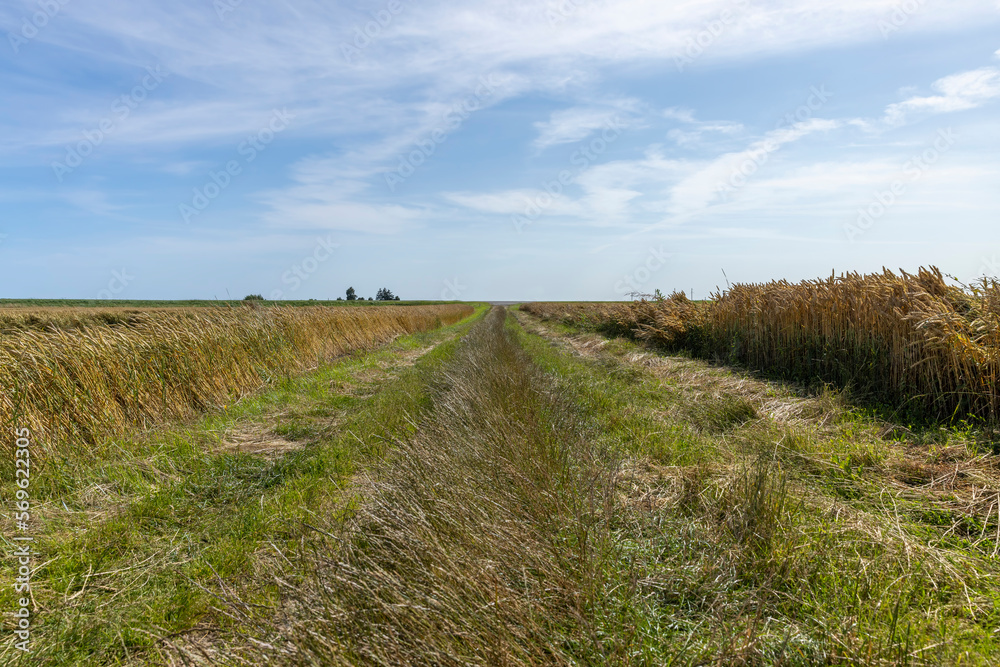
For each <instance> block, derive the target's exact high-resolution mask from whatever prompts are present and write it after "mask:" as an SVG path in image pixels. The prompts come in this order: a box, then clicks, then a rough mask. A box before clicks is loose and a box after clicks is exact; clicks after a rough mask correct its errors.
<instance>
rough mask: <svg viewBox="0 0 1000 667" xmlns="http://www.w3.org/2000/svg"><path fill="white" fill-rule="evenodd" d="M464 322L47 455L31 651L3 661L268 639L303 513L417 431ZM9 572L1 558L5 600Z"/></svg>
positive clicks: (184, 654) (326, 510) (102, 659)
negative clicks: (68, 453)
mask: <svg viewBox="0 0 1000 667" xmlns="http://www.w3.org/2000/svg"><path fill="white" fill-rule="evenodd" d="M479 312H480V313H481V312H482V309H480V310H479ZM469 326H470V323H469V322H465V323H462V324H458V325H454V326H451V327H447V328H444V329H439V330H436V331H431V332H426V333H418V334H413V335H409V336H403V337H401V338H398V339H397V340H396V341H395V342H394V343H392V344H391V345H390V346H388V347H386V348H384V349H381V350H376V351H368V352H364V351H358V352H355V353H353V354H351V355H349V356H345V357H342V358H340V359H339V360H336V361H334V362H332V363H328V364H322V365H321V366H320V368H318V369H316V370H314V371H312V372H310V373H307V374H305V375H298V376H295V377H291V378H287V379H284V380H279V381H277V382H276V383H275V385H274V386H273V387H272V388H271V389H269V390H268V391H266V392H264V393H260V394H254V395H251V396H247V397H245V398H244V399H243V400H241V401H239V402H237V403H236V404H235V405H227V406H226V407H225V409H220V410H218V411H212V412H210V413H209V414H207V415H206V416H204V417H202V418H200V419H199V420H198V421H195V422H190V423H188V424H187V425H186V426H185V425H175V426H165V427H162V428H161V429H159V430H157V431H154V432H152V433H145V434H136V433H133V435H132V436H131V437H130V438H126V439H117V440H113V441H108V442H105V443H102V448H103V450H104V451H108V452H113V454H111V455H109V456H106V457H104V458H100V457H97V456H93V455H92V454H88V455H87V456H86V457H81V459H78V461H80V460H83V461H86V465H82V464H77V465H68V464H65V465H63V464H61V463H60V462H56V461H51V462H50V463H49V465H47V466H46V469H45V471H44V473H43V477H42V478H41V479H40V480H39V481H40V482H43V483H40V484H38V487H39V488H40V489H50V490H53V493H51V494H50V495H48V496H43V497H42V498H39V499H38V500H36V505H35V509H34V512H33V517H32V527H33V528H34V530H35V533H34V534H35V536H36V538H37V539H38V540H39V542H38V545H37V547H38V551H39V557H38V560H37V561H36V564H39V565H40V567H38V568H37V569H36V571H35V572H34V574H33V607H34V608H33V613H34V617H33V618H34V620H35V622H36V623H37V625H33V630H32V647H33V653H32V654H31V655H30V656H19V655H17V654H18V653H19V652H16V651H14V650H13V648H12V646H10V645H9V644H6V643H5V645H4V649H3V652H2V653H0V662H4V664H31V665H81V664H95V665H97V664H100V665H114V664H123V665H124V664H180V663H183V662H184V660H190V659H197V660H199V661H200V662H203V663H204V662H205V661H206V660H212V661H216V660H224V659H225V656H226V655H227V654H229V653H231V652H238V651H239V649H240V647H242V646H243V645H244V643H245V642H247V641H248V640H245V639H244V637H245V636H254V637H255V638H256V637H257V636H261V638H262V639H263V640H266V639H267V637H266V636H264V634H266V633H263V632H260V631H259V629H260V628H261V627H266V626H267V624H268V623H269V622H270V621H271V619H272V617H277V616H280V615H281V614H282V613H283V612H282V604H283V602H282V596H281V595H280V594H279V591H278V584H277V583H276V577H278V578H280V579H281V580H283V581H296V580H297V578H298V577H300V576H301V575H302V571H301V558H300V549H301V546H302V543H303V540H304V539H305V536H306V535H307V534H308V533H309V532H310V529H308V528H307V527H306V524H309V523H312V522H314V521H315V520H316V517H319V516H323V515H327V514H331V513H333V514H338V513H343V512H349V511H350V506H351V502H352V500H351V499H352V493H353V492H352V491H351V490H350V489H351V484H350V480H351V476H352V475H353V474H354V473H355V472H356V471H357V470H358V469H359V467H363V466H366V465H377V462H378V459H379V457H380V456H381V454H382V452H383V451H384V448H385V446H386V443H387V442H390V441H391V440H393V439H394V438H399V437H404V436H405V435H406V434H407V433H409V432H411V431H412V429H413V423H414V422H415V421H416V420H418V419H419V415H420V414H421V412H422V411H425V410H427V409H428V408H429V407H430V405H431V403H430V401H431V398H430V397H431V394H432V392H433V387H432V386H431V383H432V382H433V378H434V377H436V370H435V369H437V368H439V367H440V366H441V364H442V363H443V362H444V360H446V359H447V358H448V357H449V356H450V355H451V354H452V353H453V348H454V343H451V342H448V341H450V340H452V339H453V338H454V336H456V335H458V334H459V333H461V332H462V331H464V330H466V329H467V328H468V327H469ZM7 528H10V526H7ZM4 533H5V534H7V535H11V534H13V533H14V531H13V530H5V531H4ZM8 546H9V545H8ZM14 571H15V568H12V566H11V563H9V562H7V561H5V562H4V568H3V571H2V585H0V605H3V606H4V608H5V609H14V608H15V601H14V599H13V597H14V595H13V577H14ZM234 599H239V600H241V601H242V602H241V607H240V611H239V613H238V614H236V613H233V612H232V611H231V610H230V607H229V605H228V604H227V601H229V600H234ZM4 625H5V627H4V631H5V632H10V631H11V627H10V626H9V619H8V618H6V617H5V622H4ZM234 637H235V639H234ZM251 646H252V643H251ZM18 660H20V661H21V662H20V663H18V662H17V661H18Z"/></svg>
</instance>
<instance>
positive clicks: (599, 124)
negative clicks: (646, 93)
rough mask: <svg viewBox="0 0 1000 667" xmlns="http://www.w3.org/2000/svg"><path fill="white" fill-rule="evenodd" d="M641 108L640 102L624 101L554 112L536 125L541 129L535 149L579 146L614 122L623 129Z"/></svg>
mask: <svg viewBox="0 0 1000 667" xmlns="http://www.w3.org/2000/svg"><path fill="white" fill-rule="evenodd" d="M639 107H640V103H639V101H638V100H635V99H622V100H617V101H615V102H613V103H609V104H605V105H600V106H580V107H574V108H572V109H563V110H560V111H555V112H553V113H552V115H551V116H550V117H549V119H548V120H547V121H541V122H538V123H535V128H536V129H537V130H538V137H537V138H536V139H535V141H534V146H535V149H536V150H538V151H539V152H540V151H543V150H545V149H546V148H549V147H550V146H555V145H558V144H569V143H576V142H578V141H581V140H583V139H586V138H587V137H589V136H590V135H591V134H592V133H593V132H596V131H597V130H600V129H602V128H605V127H607V126H608V124H609V123H611V122H613V121H614V122H615V124H616V125H618V126H624V125H625V124H626V121H627V120H628V119H629V117H631V116H632V115H633V114H634V113H635V112H636V111H637V110H638V109H639Z"/></svg>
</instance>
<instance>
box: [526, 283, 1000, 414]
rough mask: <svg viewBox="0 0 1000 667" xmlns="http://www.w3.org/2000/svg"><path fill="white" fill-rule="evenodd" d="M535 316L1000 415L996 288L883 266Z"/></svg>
mask: <svg viewBox="0 0 1000 667" xmlns="http://www.w3.org/2000/svg"><path fill="white" fill-rule="evenodd" d="M524 309H525V310H527V311H528V312H530V313H533V314H535V315H537V316H539V317H542V318H543V319H556V320H560V321H562V322H564V323H567V324H575V325H578V326H579V325H583V326H591V327H592V328H595V329H598V330H602V331H604V332H606V333H613V334H618V335H628V336H630V337H633V338H637V339H641V340H647V341H649V342H651V343H654V344H656V345H659V346H661V347H664V348H666V349H674V350H676V349H687V350H690V351H692V352H693V353H695V354H699V355H702V356H707V357H711V358H718V359H720V360H723V361H732V362H739V363H742V364H746V365H747V366H750V367H751V368H755V369H760V370H766V371H772V372H777V373H779V374H781V375H784V376H787V377H791V378H794V379H799V380H805V381H822V382H832V383H836V384H838V385H841V386H848V387H851V388H852V389H853V390H855V391H856V392H857V393H858V394H860V395H864V396H867V397H872V398H875V399H878V400H880V401H883V402H885V403H889V404H892V405H895V406H898V407H899V408H901V409H905V410H906V411H908V412H911V413H915V414H922V415H927V416H932V417H936V418H942V417H944V418H947V417H955V416H960V417H969V416H971V417H975V418H982V419H987V420H990V421H996V419H997V418H998V416H1000V392H998V389H997V379H998V378H1000V286H998V283H997V282H996V281H994V280H992V279H986V280H983V281H981V282H980V283H978V284H976V285H973V286H969V287H962V286H955V285H949V284H948V282H947V281H946V280H945V278H944V276H943V275H942V274H941V272H940V271H939V270H938V269H936V268H934V267H931V268H928V269H924V268H921V269H920V270H919V271H918V272H917V273H916V274H910V273H906V272H905V271H900V272H899V273H895V272H893V271H889V270H883V272H882V273H876V274H868V275H862V274H858V273H847V274H843V275H840V276H836V275H834V276H831V277H829V278H825V279H817V280H807V281H803V282H800V283H791V282H788V281H784V280H781V281H774V282H769V283H764V284H737V285H733V286H732V287H731V288H730V289H728V290H726V291H724V292H720V293H716V294H713V295H712V299H711V300H710V301H708V302H692V301H690V300H689V299H687V298H686V297H685V296H684V295H683V294H679V293H678V294H673V295H671V296H670V297H669V298H665V299H658V300H653V301H646V300H642V301H637V302H632V303H622V304H543V303H536V304H528V305H527V306H525V308H524Z"/></svg>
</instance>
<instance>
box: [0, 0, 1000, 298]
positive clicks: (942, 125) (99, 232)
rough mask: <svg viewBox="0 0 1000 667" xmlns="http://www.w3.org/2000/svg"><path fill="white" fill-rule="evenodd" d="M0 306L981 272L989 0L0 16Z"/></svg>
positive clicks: (994, 186)
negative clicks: (39, 301) (930, 270)
mask: <svg viewBox="0 0 1000 667" xmlns="http://www.w3.org/2000/svg"><path fill="white" fill-rule="evenodd" d="M0 27H2V28H3V33H4V35H5V40H4V41H5V42H6V43H5V44H0V54H2V55H0V90H2V95H3V97H2V100H3V102H2V104H0V130H2V131H0V204H2V207H3V208H2V210H3V213H4V214H3V217H2V219H0V234H2V235H3V236H2V237H0V258H2V262H0V286H2V289H0V296H2V297H38V298H42V297H52V298H56V297H66V298H154V299H157V298H162V299H170V298H208V299H211V298H226V296H227V295H231V296H232V297H234V298H241V297H242V296H244V295H245V294H247V293H251V292H253V293H257V292H260V293H263V294H264V295H265V296H266V297H281V298H292V299H306V298H320V299H325V298H335V297H336V296H339V295H341V294H343V292H344V290H345V289H346V287H347V286H349V285H353V286H354V287H355V288H356V289H357V290H358V292H359V293H360V294H362V295H364V296H373V295H374V293H375V291H376V289H377V288H379V287H382V286H388V287H390V288H391V289H393V290H394V291H395V292H397V293H398V294H401V295H402V296H403V298H430V299H437V298H449V299H451V298H460V299H469V300H473V299H532V300H537V299H567V300H569V299H597V300H605V299H616V298H624V297H625V295H626V294H627V293H628V292H630V291H640V292H652V291H653V290H654V289H656V288H659V289H661V290H663V291H665V292H669V291H670V290H673V289H684V290H687V291H689V292H690V291H691V290H693V291H694V295H695V297H704V296H707V295H708V293H709V292H710V291H711V290H713V289H715V288H716V287H717V286H720V285H721V286H723V287H724V286H725V280H726V278H725V277H724V276H723V271H725V275H726V276H728V279H729V280H730V281H733V282H736V281H741V282H756V281H764V280H769V279H776V278H787V279H791V280H800V279H804V278H812V277H819V276H826V275H829V274H830V273H831V271H834V270H836V271H837V272H841V271H865V272H867V271H877V270H881V268H882V267H883V266H886V267H889V268H894V269H895V268H903V269H906V270H911V271H915V270H916V268H917V267H919V266H921V265H929V264H935V265H937V266H939V267H940V268H941V269H942V270H944V271H945V272H947V273H950V274H952V275H954V276H956V277H958V278H959V279H961V280H965V281H969V280H973V279H975V278H976V277H977V276H979V275H982V274H984V273H986V274H991V275H996V274H998V273H1000V237H998V232H997V223H998V222H1000V215H998V214H1000V187H998V185H1000V123H998V122H997V119H998V112H1000V30H998V28H1000V5H998V3H997V1H996V0H989V1H988V2H986V1H983V2H980V1H977V0H968V1H965V2H943V1H939V0H906V1H905V2H900V1H898V0H892V1H883V0H815V1H812V2H780V1H774V2H768V1H766V0H754V1H753V2H748V1H746V0H724V1H718V2H717V1H715V0H700V1H698V2H671V3H664V2H652V1H645V0H616V1H614V2H610V1H603V0H562V1H561V2H559V1H556V0H553V1H552V2H544V1H543V2H538V1H532V2H528V1H524V2H521V1H507V2H498V1H469V2H465V3H455V2H452V3H440V2H434V1H433V0H422V1H421V2H411V1H404V0H379V1H376V2H362V3H355V4H351V5H347V4H341V3H330V2H311V1H306V0H269V1H265V0H176V1H174V2H170V3H165V2H152V1H149V0H128V1H127V2H126V1H124V0H121V1H119V0H102V1H101V2H97V1H96V0H43V1H42V2H38V1H32V2H28V1H22V0H7V1H6V2H4V3H3V5H2V6H0Z"/></svg>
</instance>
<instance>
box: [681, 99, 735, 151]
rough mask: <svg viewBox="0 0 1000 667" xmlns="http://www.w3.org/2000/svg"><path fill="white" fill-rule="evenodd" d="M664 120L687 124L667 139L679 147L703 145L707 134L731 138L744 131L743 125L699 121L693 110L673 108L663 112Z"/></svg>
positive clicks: (728, 122) (727, 122)
mask: <svg viewBox="0 0 1000 667" xmlns="http://www.w3.org/2000/svg"><path fill="white" fill-rule="evenodd" d="M663 116H664V118H667V119H670V120H676V121H679V122H681V123H685V125H686V127H685V128H684V129H681V128H674V129H672V130H670V131H669V132H667V138H669V139H670V140H671V141H673V142H674V143H675V144H677V145H678V146H694V145H697V144H699V143H701V141H702V139H703V138H704V136H705V135H706V134H722V135H727V136H731V135H734V134H739V133H740V132H742V131H743V124H742V123H736V122H731V121H699V120H698V119H696V118H695V117H694V111H693V110H691V109H681V108H677V107H671V108H669V109H667V110H665V111H664V112H663Z"/></svg>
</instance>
